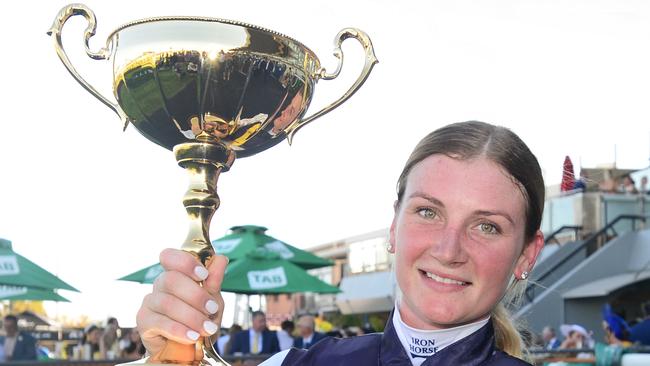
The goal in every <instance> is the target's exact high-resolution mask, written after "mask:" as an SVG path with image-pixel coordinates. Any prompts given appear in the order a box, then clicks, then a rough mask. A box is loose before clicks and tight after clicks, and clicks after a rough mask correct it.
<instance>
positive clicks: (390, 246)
mask: <svg viewBox="0 0 650 366" xmlns="http://www.w3.org/2000/svg"><path fill="white" fill-rule="evenodd" d="M386 250H388V251H389V252H392V251H393V244H391V243H388V246H386Z"/></svg>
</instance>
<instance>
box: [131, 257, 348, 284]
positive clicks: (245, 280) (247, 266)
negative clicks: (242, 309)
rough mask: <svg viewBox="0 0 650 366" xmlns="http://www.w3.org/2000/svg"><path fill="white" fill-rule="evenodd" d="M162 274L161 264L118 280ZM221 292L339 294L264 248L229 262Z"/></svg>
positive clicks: (140, 279) (150, 279)
mask: <svg viewBox="0 0 650 366" xmlns="http://www.w3.org/2000/svg"><path fill="white" fill-rule="evenodd" d="M162 271H163V268H162V266H161V265H160V264H154V265H152V266H149V267H147V268H144V269H141V270H139V271H137V272H134V273H131V274H130V275H128V276H124V277H122V278H119V280H123V281H133V282H140V283H153V281H154V280H155V279H156V277H158V275H159V274H160V273H162ZM221 289H222V290H223V291H227V292H234V293H238V294H287V293H294V292H317V293H337V292H340V290H339V289H338V288H337V287H334V286H331V285H328V284H327V283H325V282H323V281H321V280H320V279H318V278H316V277H314V276H312V275H310V274H309V273H307V272H305V270H304V269H302V268H300V267H298V266H296V265H295V264H293V263H291V262H289V261H287V260H286V259H282V257H281V256H280V255H279V254H278V253H276V252H272V251H270V250H268V249H266V248H258V249H256V250H253V251H251V252H249V254H248V255H247V256H246V257H245V258H243V259H239V260H237V261H233V262H230V263H229V264H228V267H227V268H226V275H225V277H224V280H223V283H222V285H221Z"/></svg>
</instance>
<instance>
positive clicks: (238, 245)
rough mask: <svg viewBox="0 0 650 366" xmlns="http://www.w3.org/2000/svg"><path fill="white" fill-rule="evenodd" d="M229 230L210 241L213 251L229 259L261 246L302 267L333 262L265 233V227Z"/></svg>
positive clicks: (236, 258)
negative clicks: (228, 232)
mask: <svg viewBox="0 0 650 366" xmlns="http://www.w3.org/2000/svg"><path fill="white" fill-rule="evenodd" d="M230 230H231V231H232V233H230V234H228V235H226V236H224V237H222V238H219V239H216V240H213V241H212V247H213V248H214V250H215V252H217V253H219V254H223V255H225V256H226V257H228V259H230V261H234V260H238V259H241V258H244V257H246V254H248V253H249V252H250V251H252V250H255V249H257V248H259V247H263V248H266V249H268V250H270V251H272V252H277V253H278V254H279V255H280V257H282V258H283V259H286V260H288V261H289V262H291V263H294V264H297V265H298V266H300V267H301V268H304V269H313V268H320V267H327V266H331V265H332V264H333V263H332V261H330V260H327V259H324V258H321V257H318V256H316V255H313V254H311V253H309V252H307V251H304V250H300V249H298V248H296V247H294V246H292V245H289V244H287V243H285V242H282V241H280V240H278V239H276V238H274V237H272V236H268V235H266V233H265V232H266V230H267V228H265V227H262V226H255V225H242V226H233V227H231V228H230Z"/></svg>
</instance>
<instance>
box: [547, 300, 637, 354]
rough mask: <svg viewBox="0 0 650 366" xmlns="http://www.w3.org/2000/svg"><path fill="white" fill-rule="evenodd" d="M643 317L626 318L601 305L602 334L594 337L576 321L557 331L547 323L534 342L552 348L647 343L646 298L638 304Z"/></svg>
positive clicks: (589, 347)
mask: <svg viewBox="0 0 650 366" xmlns="http://www.w3.org/2000/svg"><path fill="white" fill-rule="evenodd" d="M641 309H642V314H643V317H642V318H640V319H635V320H634V321H633V322H629V324H628V321H626V320H625V319H624V318H623V317H622V316H621V315H619V314H617V313H616V312H614V311H613V310H612V307H611V306H610V305H609V304H605V305H604V306H603V319H602V327H603V331H604V334H605V336H604V338H603V339H602V340H596V339H594V337H593V331H590V330H587V329H585V328H584V327H583V326H581V325H579V324H563V325H561V326H560V334H557V333H556V331H555V329H554V328H553V327H551V326H546V327H544V329H543V330H542V333H541V336H540V337H539V338H538V340H537V343H538V344H537V346H541V347H542V348H543V349H545V350H548V351H555V350H576V351H584V350H587V349H589V350H592V349H594V348H596V347H595V346H596V344H597V343H601V344H604V345H607V346H613V347H617V348H620V349H621V350H623V349H625V348H629V347H633V346H641V347H643V346H650V302H648V303H645V304H643V305H642V306H641Z"/></svg>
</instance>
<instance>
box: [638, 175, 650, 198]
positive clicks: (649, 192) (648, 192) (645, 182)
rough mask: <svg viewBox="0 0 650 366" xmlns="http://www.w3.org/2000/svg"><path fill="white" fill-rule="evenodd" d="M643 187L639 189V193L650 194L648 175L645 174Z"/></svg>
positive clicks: (642, 180) (642, 182)
mask: <svg viewBox="0 0 650 366" xmlns="http://www.w3.org/2000/svg"><path fill="white" fill-rule="evenodd" d="M640 188H641V189H639V193H641V194H650V189H648V177H647V176H645V175H644V176H643V177H641V187H640Z"/></svg>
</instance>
